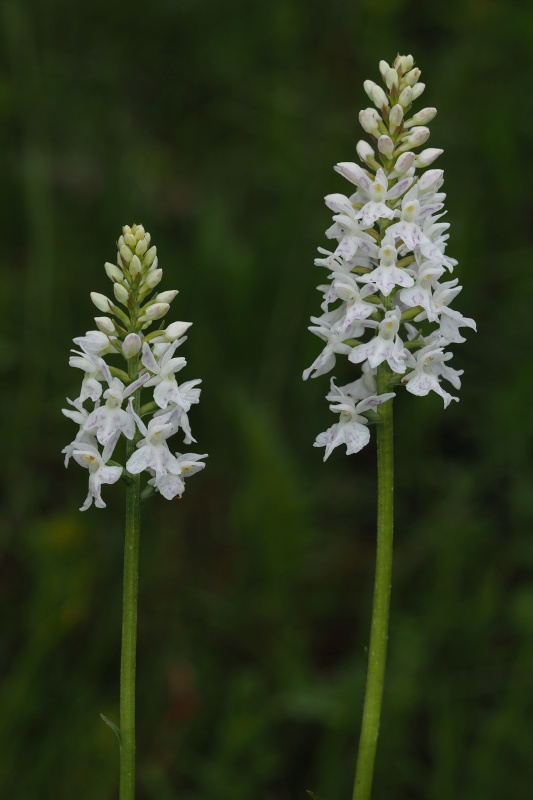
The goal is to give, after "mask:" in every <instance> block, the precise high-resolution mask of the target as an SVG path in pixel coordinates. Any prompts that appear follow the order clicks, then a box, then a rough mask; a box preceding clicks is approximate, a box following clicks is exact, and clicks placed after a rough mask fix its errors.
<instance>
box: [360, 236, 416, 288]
mask: <svg viewBox="0 0 533 800" xmlns="http://www.w3.org/2000/svg"><path fill="white" fill-rule="evenodd" d="M378 257H379V264H378V266H377V267H376V269H374V270H372V272H370V273H369V274H368V275H363V276H362V277H361V279H360V280H362V281H365V282H366V283H371V284H374V286H377V288H378V289H379V291H380V292H381V293H382V294H383V296H384V297H388V296H389V295H390V293H391V292H392V290H393V289H394V288H395V287H396V286H404V287H408V286H412V285H413V283H414V280H413V278H412V276H411V275H410V274H409V272H408V271H407V270H406V269H399V268H398V267H397V266H396V257H397V252H396V248H395V247H394V245H393V244H391V243H390V242H388V243H387V244H384V245H383V246H382V247H380V249H379V254H378Z"/></svg>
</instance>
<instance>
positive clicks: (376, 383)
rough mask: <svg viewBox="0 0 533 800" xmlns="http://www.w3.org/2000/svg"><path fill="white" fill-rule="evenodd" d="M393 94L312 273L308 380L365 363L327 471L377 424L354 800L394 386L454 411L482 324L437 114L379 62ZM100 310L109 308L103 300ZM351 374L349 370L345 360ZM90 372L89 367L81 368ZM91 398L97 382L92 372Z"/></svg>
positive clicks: (366, 114) (385, 581)
mask: <svg viewBox="0 0 533 800" xmlns="http://www.w3.org/2000/svg"><path fill="white" fill-rule="evenodd" d="M379 71H380V73H381V77H382V80H383V82H384V84H385V88H381V87H380V86H378V85H377V84H376V83H374V82H373V81H365V83H364V89H365V92H366V94H367V95H368V97H369V98H370V100H371V101H372V103H373V104H374V106H375V108H367V109H364V110H363V111H361V112H360V114H359V121H360V123H361V126H362V128H363V130H364V131H365V133H366V134H368V135H369V136H370V137H371V138H372V140H373V141H372V146H371V145H370V144H369V143H368V142H367V141H364V140H361V141H360V142H358V143H357V145H356V148H355V150H356V153H357V155H358V157H359V159H360V161H361V164H362V165H361V166H360V165H359V164H356V163H354V162H352V161H342V162H340V163H339V164H337V165H336V167H335V171H336V172H338V173H339V174H340V175H341V176H342V177H343V178H345V179H346V181H348V183H349V184H350V185H349V187H348V190H347V191H346V194H341V193H339V192H336V193H334V194H329V195H327V196H326V198H325V199H326V205H327V206H328V208H330V209H331V210H332V211H333V225H332V226H331V227H330V228H328V229H327V231H326V236H327V237H328V238H329V239H332V240H334V242H335V244H334V246H333V249H332V250H331V251H328V250H324V249H322V248H319V252H320V254H321V256H320V258H317V259H316V260H315V264H317V265H318V266H320V267H325V268H326V269H327V270H328V271H329V282H327V283H324V285H320V286H319V287H318V289H319V291H320V292H321V293H322V295H323V303H322V311H323V314H322V315H321V316H320V317H311V322H312V323H313V324H312V325H311V326H310V328H309V330H310V331H311V332H312V333H314V334H315V335H316V336H318V337H319V338H320V339H322V340H323V342H325V347H324V349H323V350H322V352H321V353H320V354H319V355H318V356H317V358H316V359H315V361H314V362H313V364H312V365H311V366H310V367H309V368H308V369H306V370H305V372H304V374H303V377H304V379H307V378H309V377H310V376H311V377H313V378H317V377H319V376H321V375H324V374H326V373H328V372H331V370H333V368H335V367H337V356H339V357H340V359H342V360H343V361H344V359H343V358H342V357H343V356H346V358H347V361H348V362H351V363H352V364H360V365H361V368H362V374H361V376H360V377H356V376H352V377H350V378H349V380H350V383H347V384H346V385H345V386H337V385H336V384H335V379H334V378H331V380H330V390H329V392H328V394H327V395H326V399H327V400H328V401H330V403H331V405H330V410H331V411H333V412H334V413H335V414H337V415H339V416H338V421H337V422H336V423H335V424H333V425H331V426H330V427H329V428H328V429H327V430H326V431H324V432H323V433H320V434H319V435H318V436H317V438H316V440H315V447H321V448H324V460H326V459H327V458H329V456H330V454H331V453H332V451H333V450H334V449H335V448H336V447H339V446H345V447H346V453H347V454H348V455H350V454H352V453H357V452H359V451H360V450H361V449H362V448H363V447H365V445H366V444H367V443H368V442H369V440H370V430H369V427H368V426H369V424H370V423H372V422H378V423H379V424H378V426H377V450H378V459H377V462H378V482H377V488H378V514H377V563H376V578H375V588H374V607H373V613H372V625H371V633H370V644H369V648H368V652H369V660H368V671H367V681H366V690H365V702H364V709H363V721H362V728H361V736H360V739H359V753H358V758H357V767H356V776H355V786H354V793H353V800H370V794H371V790H372V776H373V770H374V760H375V755H376V746H377V740H378V732H379V720H380V713H381V701H382V695H383V683H384V675H385V662H386V654H387V637H388V616H389V604H390V586H391V574H392V533H393V472H394V459H393V436H392V406H393V398H394V396H395V394H394V390H395V389H396V388H397V387H401V386H405V388H406V390H407V391H408V392H409V393H410V394H415V395H418V396H424V395H427V394H428V393H429V392H435V393H436V394H438V395H439V396H440V397H441V398H442V400H443V402H444V406H445V407H447V406H448V405H449V404H450V403H451V401H452V400H457V399H458V398H457V397H454V396H452V395H451V394H450V393H449V392H447V391H446V389H445V388H443V386H442V382H443V381H447V382H448V383H450V384H451V385H452V386H453V388H454V389H459V388H460V386H461V380H460V376H461V375H462V370H455V369H453V368H451V367H450V366H448V362H449V360H450V359H451V357H452V353H451V352H450V351H449V350H447V349H446V348H448V347H449V346H450V345H452V344H456V343H460V342H464V341H465V339H464V337H463V336H462V334H461V329H462V328H473V329H474V330H475V329H476V324H475V322H474V320H472V319H469V318H466V317H463V316H462V314H461V313H460V312H459V311H456V310H455V309H452V308H450V304H451V302H452V301H453V300H454V298H455V297H456V296H457V295H458V294H459V292H460V291H461V287H460V286H458V285H457V284H458V281H457V279H453V280H451V281H445V282H440V281H441V278H442V277H443V276H444V275H446V277H448V275H447V271H449V272H453V268H454V266H455V265H456V263H457V262H456V261H455V260H454V259H453V258H450V256H448V255H446V254H445V249H446V245H447V241H448V228H449V225H448V223H446V222H443V221H442V217H443V216H444V214H445V213H446V212H445V210H444V200H445V198H446V195H445V194H444V193H443V192H442V191H441V187H442V184H443V181H444V174H443V171H442V170H441V169H429V170H427V171H426V172H422V170H424V169H425V168H426V167H429V166H430V165H431V164H433V162H434V161H435V160H436V159H437V158H438V157H439V156H440V155H441V153H442V150H439V149H436V148H427V149H425V150H422V152H418V153H416V152H415V151H417V150H418V149H419V148H420V147H421V146H422V145H423V144H424V143H425V142H427V140H428V138H429V128H428V127H427V124H428V123H429V122H431V120H432V119H433V118H434V117H435V114H436V109H435V108H424V109H422V110H421V111H418V112H417V113H415V114H414V115H412V116H411V107H412V104H413V103H414V101H415V100H416V99H417V98H418V97H420V95H421V94H422V92H423V91H424V89H425V84H423V83H421V82H420V81H419V78H420V70H419V69H418V68H417V67H415V66H414V60H413V57H412V56H410V55H408V56H400V55H399V56H397V58H396V59H395V60H394V63H393V64H392V66H389V64H388V63H387V62H386V61H380V64H379ZM100 302H101V305H102V306H103V305H104V304H105V299H104V300H100ZM344 363H345V364H346V361H344ZM78 366H81V363H80V364H78ZM86 374H87V376H88V377H87V379H86V380H87V390H86V391H89V389H90V386H89V383H88V382H89V380H90V379H91V378H92V372H91V371H88V372H87V373H86Z"/></svg>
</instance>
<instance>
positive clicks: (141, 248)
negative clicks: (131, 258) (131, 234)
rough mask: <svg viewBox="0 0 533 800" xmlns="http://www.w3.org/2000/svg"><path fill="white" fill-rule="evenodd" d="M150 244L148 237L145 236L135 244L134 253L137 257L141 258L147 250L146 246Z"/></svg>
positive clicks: (147, 235)
mask: <svg viewBox="0 0 533 800" xmlns="http://www.w3.org/2000/svg"><path fill="white" fill-rule="evenodd" d="M149 244H150V236H149V234H146V236H144V237H143V238H142V239H140V240H139V241H138V242H137V245H136V246H135V253H136V255H138V256H143V255H144V254H145V253H146V251H147V250H148V245H149Z"/></svg>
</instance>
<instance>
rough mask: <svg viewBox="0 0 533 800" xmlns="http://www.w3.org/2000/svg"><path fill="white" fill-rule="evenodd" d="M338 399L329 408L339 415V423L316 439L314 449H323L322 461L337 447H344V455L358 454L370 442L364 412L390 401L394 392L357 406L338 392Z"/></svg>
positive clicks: (361, 401)
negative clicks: (343, 445)
mask: <svg viewBox="0 0 533 800" xmlns="http://www.w3.org/2000/svg"><path fill="white" fill-rule="evenodd" d="M338 393H339V397H338V399H337V400H336V402H335V403H334V404H333V405H331V406H330V410H331V411H334V412H337V413H339V414H340V418H339V421H338V422H337V423H336V424H335V425H332V426H331V427H330V428H328V429H327V431H324V433H319V434H318V436H317V437H316V440H315V443H314V447H325V448H326V450H325V453H324V461H325V460H326V459H327V458H329V456H330V455H331V453H332V452H333V450H334V449H335V448H336V447H338V446H339V445H342V444H345V445H346V455H351V454H352V453H358V452H359V450H362V449H363V447H364V446H365V445H366V444H368V442H369V441H370V431H369V430H368V420H367V419H366V418H365V417H363V416H362V414H363V413H364V412H365V411H370V410H372V411H374V410H375V409H376V408H377V407H378V406H379V405H380V404H381V403H385V402H386V401H387V400H391V399H392V398H393V397H394V392H388V393H386V394H382V395H378V396H373V397H366V398H365V399H364V400H360V401H359V402H358V403H357V404H356V401H355V400H354V399H353V398H352V397H350V395H347V394H346V395H343V394H342V392H341V391H340V390H338Z"/></svg>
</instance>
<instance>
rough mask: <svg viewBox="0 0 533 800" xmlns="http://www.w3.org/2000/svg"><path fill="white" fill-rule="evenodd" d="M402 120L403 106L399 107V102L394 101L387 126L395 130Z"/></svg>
mask: <svg viewBox="0 0 533 800" xmlns="http://www.w3.org/2000/svg"><path fill="white" fill-rule="evenodd" d="M402 120H403V108H402V107H401V105H399V103H396V105H395V106H393V107H392V108H391V110H390V114H389V126H390V127H391V128H393V129H394V130H396V128H399V127H400V125H401V124H402ZM394 130H393V133H394Z"/></svg>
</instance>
